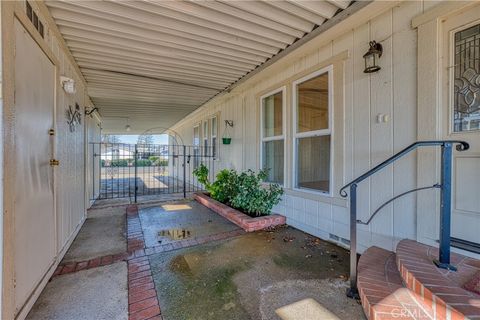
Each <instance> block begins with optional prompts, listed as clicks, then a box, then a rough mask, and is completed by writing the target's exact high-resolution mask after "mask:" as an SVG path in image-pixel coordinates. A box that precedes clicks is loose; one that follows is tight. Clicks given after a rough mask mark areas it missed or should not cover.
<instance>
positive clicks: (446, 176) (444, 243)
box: [340, 140, 470, 298]
mask: <svg viewBox="0 0 480 320" xmlns="http://www.w3.org/2000/svg"><path fill="white" fill-rule="evenodd" d="M454 144H456V149H457V151H465V150H468V149H469V148H470V146H469V144H468V143H467V142H465V141H460V140H434V141H417V142H415V143H412V144H411V145H409V146H408V147H406V148H405V149H403V150H401V151H400V152H398V153H396V154H395V155H393V156H391V157H390V158H388V159H387V160H385V161H383V162H382V163H380V164H379V165H377V166H375V167H374V168H372V169H370V170H369V171H367V172H366V173H364V174H362V175H361V176H359V177H358V178H356V179H354V180H353V181H351V182H350V183H348V184H346V185H345V186H343V187H342V188H341V189H340V195H341V196H342V197H344V198H345V197H347V196H348V195H349V194H350V288H349V290H348V292H347V295H348V296H349V297H351V298H358V297H359V296H358V289H357V223H359V221H358V220H357V186H358V184H359V183H360V182H362V181H364V180H365V179H367V178H369V177H370V176H372V175H373V174H375V173H376V172H378V171H380V170H382V169H383V168H385V167H386V166H388V165H390V164H392V163H393V162H395V161H396V160H398V159H400V158H402V157H403V156H405V155H406V154H408V153H410V152H411V151H413V150H416V149H417V148H419V147H429V146H441V148H442V165H441V183H440V184H435V185H433V186H431V187H422V188H417V189H414V190H410V191H407V192H406V193H405V192H404V193H403V194H401V195H399V196H396V197H394V198H393V199H391V200H389V201H387V202H386V203H385V204H384V205H382V206H380V208H379V209H377V210H376V211H375V213H374V215H372V217H370V219H369V221H368V222H370V221H371V219H373V217H374V216H375V215H376V214H377V213H378V211H379V210H380V209H381V208H383V206H385V205H386V204H388V203H390V202H392V201H393V200H395V199H397V198H399V197H401V196H403V195H405V194H408V193H410V192H415V191H419V190H424V189H427V188H434V187H435V188H437V187H438V188H439V189H440V190H441V195H440V245H439V259H438V261H435V264H436V265H437V266H438V267H439V268H444V269H449V270H456V268H455V267H454V266H452V265H451V264H450V218H451V217H450V216H451V196H452V185H451V184H452V146H453V145H454ZM347 188H350V192H349V194H348V193H347V192H346V189H347ZM360 223H361V222H360Z"/></svg>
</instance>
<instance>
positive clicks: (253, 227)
mask: <svg viewBox="0 0 480 320" xmlns="http://www.w3.org/2000/svg"><path fill="white" fill-rule="evenodd" d="M194 198H195V200H197V201H198V202H199V203H201V204H203V205H204V206H205V207H207V208H209V209H211V210H213V211H215V212H216V213H218V214H219V215H221V216H222V217H225V218H227V219H228V220H230V221H231V222H233V223H235V224H236V225H237V226H239V227H240V228H242V229H243V230H245V231H246V232H252V231H257V230H262V229H265V228H268V227H272V226H278V225H282V224H285V222H286V219H285V217H284V216H282V215H279V214H271V215H268V216H263V217H256V218H252V217H250V216H247V215H246V214H244V213H242V212H240V211H238V210H235V209H233V208H231V207H229V206H227V205H225V204H223V203H221V202H218V201H217V200H214V199H212V198H210V197H209V196H207V195H206V194H204V193H196V194H195V195H194Z"/></svg>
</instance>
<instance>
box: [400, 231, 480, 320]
mask: <svg viewBox="0 0 480 320" xmlns="http://www.w3.org/2000/svg"><path fill="white" fill-rule="evenodd" d="M437 257H438V249H437V248H434V247H431V246H428V245H424V244H421V243H418V242H416V241H413V240H407V239H405V240H402V241H400V242H399V244H398V246H397V253H396V265H397V268H398V271H399V272H400V275H401V277H402V280H403V283H404V284H405V286H406V287H407V288H408V289H409V290H411V292H413V293H415V294H416V295H417V296H418V297H419V301H421V302H422V303H423V304H424V305H425V306H427V307H428V308H430V309H432V310H433V313H432V314H433V315H434V319H436V320H437V319H438V320H445V319H449V320H450V319H451V320H457V319H472V320H473V319H480V295H478V294H476V293H474V292H470V291H467V290H465V289H464V286H465V284H466V283H467V282H468V281H469V280H470V279H472V278H473V277H474V276H475V274H478V272H480V261H478V260H476V259H472V258H468V257H465V256H462V255H460V254H455V253H452V254H451V263H452V264H453V265H454V266H456V267H457V269H458V270H457V271H456V272H454V271H449V270H445V269H440V268H437V266H436V265H434V264H433V260H434V259H437Z"/></svg>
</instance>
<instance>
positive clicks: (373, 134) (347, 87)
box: [173, 2, 423, 252]
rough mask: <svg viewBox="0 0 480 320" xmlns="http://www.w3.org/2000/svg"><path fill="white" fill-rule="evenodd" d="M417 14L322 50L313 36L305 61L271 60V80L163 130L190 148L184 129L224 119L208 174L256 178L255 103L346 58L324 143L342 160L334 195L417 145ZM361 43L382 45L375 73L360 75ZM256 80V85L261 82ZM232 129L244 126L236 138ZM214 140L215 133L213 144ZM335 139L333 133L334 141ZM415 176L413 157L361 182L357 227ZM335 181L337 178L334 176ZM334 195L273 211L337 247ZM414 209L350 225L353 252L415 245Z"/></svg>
mask: <svg viewBox="0 0 480 320" xmlns="http://www.w3.org/2000/svg"><path fill="white" fill-rule="evenodd" d="M422 8H423V4H422V3H421V2H404V3H401V4H400V5H399V6H396V7H393V8H392V9H389V10H388V11H386V12H384V13H382V14H381V15H379V16H377V17H375V18H373V19H372V20H370V21H365V23H364V24H362V25H360V26H358V27H356V28H355V29H353V30H351V31H349V32H346V33H345V34H344V35H342V36H341V37H336V38H335V39H333V40H332V41H329V42H325V41H326V39H322V36H319V37H318V38H315V39H313V40H312V41H313V42H315V41H318V42H319V43H324V45H322V46H319V47H318V48H315V49H314V50H312V51H310V52H305V54H304V55H302V56H301V57H300V58H298V59H296V60H295V61H293V62H291V63H288V64H286V65H281V64H282V60H279V61H278V62H276V64H277V65H280V66H281V68H279V69H277V70H278V72H276V73H273V74H272V72H270V73H269V72H268V71H267V70H268V69H266V70H264V71H262V72H261V73H259V74H258V75H257V76H255V77H254V78H251V79H250V80H248V81H246V82H245V83H244V84H242V85H240V86H239V87H237V88H236V89H235V90H233V91H232V92H231V93H228V94H225V95H224V96H220V97H218V98H216V99H213V100H212V101H210V102H209V103H207V104H206V105H204V106H203V107H202V108H201V109H199V110H197V111H196V112H194V113H193V114H191V115H190V116H188V117H187V118H186V119H184V120H182V121H181V122H180V123H178V124H177V125H176V126H174V127H173V129H174V130H176V131H177V132H179V133H180V134H181V135H182V137H187V138H186V140H187V141H189V142H190V141H191V140H192V138H191V135H192V132H193V126H194V124H195V123H197V122H198V121H201V120H202V119H205V118H207V117H208V116H209V115H211V114H214V113H216V112H220V113H221V116H220V119H221V124H223V120H225V119H229V120H233V121H234V123H235V127H234V130H233V139H232V144H231V145H229V146H223V145H221V139H219V141H220V153H219V154H220V158H221V161H220V162H219V165H216V169H221V168H222V167H232V168H235V169H238V170H246V169H254V170H258V169H259V168H260V159H259V150H258V146H259V141H260V137H259V125H260V124H259V110H258V101H256V100H257V97H258V94H259V93H260V92H262V91H265V90H267V89H274V88H275V86H276V85H278V87H280V86H281V85H283V84H284V82H285V81H286V80H287V79H291V78H292V77H294V79H295V75H296V74H299V73H302V72H304V71H305V70H306V69H309V68H311V67H312V66H315V65H316V64H319V63H322V62H323V61H326V60H328V59H330V58H332V57H334V56H335V55H338V54H339V53H341V52H345V51H348V53H349V57H348V58H347V59H346V60H344V62H343V63H344V74H343V77H344V86H343V92H344V93H343V103H344V110H343V115H341V116H342V119H341V121H343V132H340V133H341V135H340V136H342V137H341V141H339V139H335V138H334V141H335V142H334V144H335V145H334V148H338V147H340V146H342V144H343V146H342V147H341V148H342V150H340V152H339V154H341V155H342V159H338V158H336V159H335V161H334V167H335V177H334V180H336V183H335V185H336V186H338V185H340V184H344V183H347V182H349V181H350V180H351V179H353V178H354V177H357V176H359V175H361V174H362V173H364V172H365V171H367V170H368V169H370V168H372V167H373V166H375V165H377V164H378V163H380V162H382V161H383V160H385V159H386V158H388V157H390V156H391V155H393V154H394V152H397V151H399V150H401V149H402V148H404V147H406V146H407V145H409V144H411V143H413V142H414V141H416V140H417V131H416V127H417V107H416V87H417V79H416V61H417V59H416V50H417V36H416V31H415V30H413V29H412V28H411V27H410V22H411V19H412V18H413V17H415V16H416V15H418V14H419V13H421V11H422ZM371 40H375V41H377V42H380V43H381V44H382V45H383V48H384V54H383V56H382V57H381V59H380V63H379V64H380V66H381V67H382V69H381V70H380V71H379V72H377V73H374V74H371V75H368V74H365V73H363V69H364V59H363V57H362V56H363V54H364V53H365V52H366V51H367V50H368V43H369V41H371ZM299 50H301V49H299ZM262 74H265V76H263V77H262ZM298 78H300V76H299V77H298ZM337 89H338V88H337ZM291 90H292V87H291V84H289V85H287V101H286V103H287V108H286V110H287V114H286V116H287V121H286V122H287V131H286V136H287V138H286V143H287V146H286V155H285V161H286V162H287V172H286V175H285V177H286V182H287V186H288V187H291V186H292V175H293V172H292V165H291V164H292V155H293V150H292V127H293V126H292V112H293V108H292V101H291V96H292V92H291ZM334 90H335V88H334ZM335 103H338V101H336V102H335ZM242 108H244V110H245V111H244V113H242ZM378 114H386V115H388V116H389V117H390V119H389V121H388V122H382V123H377V121H376V118H377V115H378ZM336 120H338V119H336ZM242 125H244V126H245V127H244V129H242ZM222 128H223V126H222ZM222 134H223V129H222V130H221V131H220V136H221V135H222ZM338 134H339V132H338V131H336V130H335V129H334V135H335V136H337V135H338ZM335 152H337V151H335ZM337 168H343V170H337ZM416 170H417V168H416V155H415V154H413V155H410V156H409V157H407V158H405V159H402V160H401V161H400V162H398V163H397V164H395V166H390V167H388V168H386V169H385V170H383V171H382V172H380V173H379V174H377V175H376V176H374V177H372V178H371V179H368V180H366V181H364V182H362V183H361V184H360V185H359V189H358V198H359V202H358V216H359V218H360V219H362V220H367V219H368V217H369V216H370V215H371V213H372V212H373V211H374V210H375V209H376V208H377V207H378V206H379V205H381V204H382V203H383V202H384V201H386V200H388V199H390V198H391V197H392V196H394V195H396V194H399V193H401V192H403V191H406V190H409V189H411V188H413V187H415V186H416V179H417V177H416V173H417V171H416ZM338 172H343V173H342V174H341V176H338V175H339V173H338ZM338 191H339V190H338V188H336V189H335V190H333V197H332V198H328V197H322V196H315V195H314V196H312V195H310V194H307V193H302V192H293V191H291V190H289V189H288V188H287V190H286V194H285V195H284V197H283V199H282V201H281V203H280V204H279V205H278V206H276V208H275V209H274V211H275V212H278V213H281V214H284V215H286V216H287V222H288V223H289V224H290V225H293V226H295V227H297V228H300V229H302V230H304V231H306V232H309V233H311V234H314V235H317V236H320V237H322V238H325V239H333V240H336V241H338V242H339V243H343V244H347V243H348V241H347V240H348V239H349V210H348V208H347V202H346V201H345V200H344V199H341V198H340V196H339V195H338ZM415 199H416V198H415V195H411V196H408V197H406V198H404V199H401V200H397V201H396V202H394V203H393V204H390V205H388V206H387V207H385V208H384V209H383V210H382V211H381V212H380V213H379V214H378V216H377V217H376V218H375V219H374V220H373V221H372V223H371V224H370V225H369V226H363V225H358V240H359V250H360V252H362V251H363V250H365V249H366V248H368V247H369V246H371V245H377V246H380V247H383V248H385V249H388V250H394V249H395V245H396V242H397V241H398V239H401V238H413V239H415V238H416V205H415ZM332 235H333V237H332ZM342 238H343V239H342Z"/></svg>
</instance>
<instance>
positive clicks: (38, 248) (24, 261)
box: [12, 19, 56, 312]
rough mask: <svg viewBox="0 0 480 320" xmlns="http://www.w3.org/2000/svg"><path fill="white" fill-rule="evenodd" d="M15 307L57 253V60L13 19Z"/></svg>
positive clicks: (28, 292)
mask: <svg viewBox="0 0 480 320" xmlns="http://www.w3.org/2000/svg"><path fill="white" fill-rule="evenodd" d="M14 28H15V44H16V47H15V52H16V53H15V120H14V121H15V148H14V151H13V152H14V153H15V177H16V178H15V186H12V187H14V190H15V204H14V208H15V209H14V228H15V236H14V237H15V242H14V250H15V251H14V255H15V261H14V263H15V307H16V311H17V312H18V310H19V308H21V307H22V306H23V305H24V303H25V302H26V301H27V299H28V297H29V296H30V294H31V293H32V292H33V291H34V289H35V287H36V286H37V285H38V284H39V283H40V282H41V281H42V278H43V276H44V275H45V274H46V272H47V271H48V269H49V268H51V266H52V264H53V262H54V260H55V255H56V247H55V243H56V242H55V238H56V236H55V206H54V203H55V202H54V192H53V190H54V185H53V178H54V174H53V169H52V167H51V166H50V164H49V162H50V159H52V158H53V143H54V140H53V136H50V135H49V130H50V129H52V128H54V108H55V76H56V75H55V66H54V65H53V64H52V62H51V61H50V60H49V59H48V57H47V56H46V55H45V54H44V52H43V51H42V50H41V48H40V47H39V46H38V45H37V43H36V42H35V41H34V40H33V38H32V37H31V36H30V35H29V33H28V32H27V31H26V30H25V28H24V27H23V26H22V25H21V23H20V22H19V21H18V20H16V19H15V23H14Z"/></svg>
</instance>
